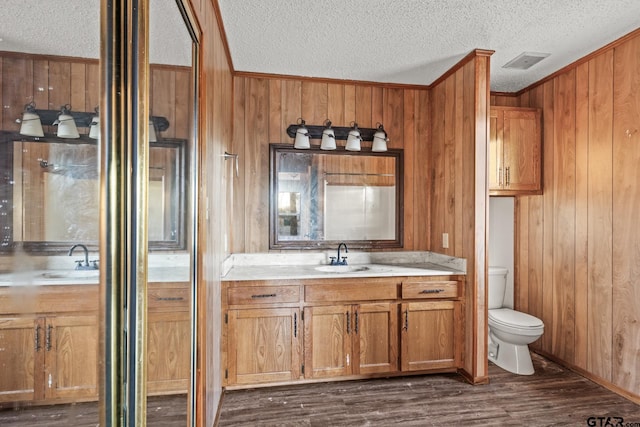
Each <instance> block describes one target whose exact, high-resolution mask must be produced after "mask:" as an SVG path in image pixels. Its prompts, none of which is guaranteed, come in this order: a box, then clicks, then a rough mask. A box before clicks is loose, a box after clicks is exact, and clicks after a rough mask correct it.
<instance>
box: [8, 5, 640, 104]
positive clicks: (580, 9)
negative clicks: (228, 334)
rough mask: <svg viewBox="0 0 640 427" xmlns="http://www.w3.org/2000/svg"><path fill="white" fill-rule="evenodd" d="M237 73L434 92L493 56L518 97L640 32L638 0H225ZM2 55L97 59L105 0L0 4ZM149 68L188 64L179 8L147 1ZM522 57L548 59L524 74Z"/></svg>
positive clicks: (502, 85) (504, 86) (494, 84)
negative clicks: (481, 53) (478, 54)
mask: <svg viewBox="0 0 640 427" xmlns="http://www.w3.org/2000/svg"><path fill="white" fill-rule="evenodd" d="M218 3H219V5H220V10H221V12H222V19H223V22H224V27H225V31H226V37H227V40H228V43H229V49H230V51H231V58H232V61H233V66H234V69H235V70H237V71H248V72H257V73H272V74H286V75H292V76H310V77H322V78H333V79H347V80H363V81H373V82H383V83H406V84H417V85H428V84H431V83H432V82H433V81H434V80H436V79H437V78H438V77H440V76H441V75H442V74H443V73H444V72H446V71H447V70H448V69H449V68H451V67H452V66H453V65H454V64H456V63H457V62H458V61H459V60H460V59H462V58H463V57H464V56H465V55H467V54H468V53H469V52H471V51H472V50H474V49H488V50H495V53H494V54H493V55H492V57H491V89H492V90H494V91H500V92H515V91H518V90H520V89H522V88H524V87H526V86H528V85H530V84H532V83H535V82H536V81H538V80H540V79H542V78H544V77H546V76H548V75H549V74H551V73H553V72H555V71H557V70H559V69H561V68H562V67H564V66H565V65H567V64H569V63H571V62H573V61H575V60H577V59H580V58H582V57H583V56H585V55H587V54H589V53H591V52H593V51H594V50H596V49H598V48H600V47H602V46H604V45H606V44H607V43H609V42H611V41H614V40H616V39H617V38H619V37H621V36H623V35H625V34H627V33H629V32H631V31H633V30H635V29H636V28H639V27H640V0H431V1H429V0H218ZM1 4H2V8H1V9H0V39H2V41H0V51H2V50H6V51H17V52H27V53H42V54H49V55H64V56H76V57H84V58H97V57H98V55H99V39H100V37H99V20H98V18H99V9H100V6H99V5H100V0H1ZM150 10H151V19H150V31H151V40H150V57H151V62H152V63H162V64H173V65H190V63H191V50H190V40H189V37H188V34H187V32H186V30H185V29H184V26H183V24H182V22H181V17H180V15H179V12H178V10H177V8H176V6H175V1H174V0H151V3H150ZM522 52H543V53H550V54H551V55H550V56H549V57H548V58H546V59H544V60H543V61H541V62H540V63H538V64H536V65H534V66H533V67H532V68H530V69H529V70H527V71H520V70H507V69H504V68H502V66H503V65H504V64H505V63H507V62H508V61H510V60H511V59H513V58H515V57H516V56H518V55H520V54H521V53H522Z"/></svg>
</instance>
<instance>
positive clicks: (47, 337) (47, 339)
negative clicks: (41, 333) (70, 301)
mask: <svg viewBox="0 0 640 427" xmlns="http://www.w3.org/2000/svg"><path fill="white" fill-rule="evenodd" d="M51 329H53V326H51V325H47V330H46V332H47V333H46V334H45V338H44V340H45V343H44V345H45V348H46V349H47V351H51Z"/></svg>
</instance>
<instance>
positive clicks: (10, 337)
mask: <svg viewBox="0 0 640 427" xmlns="http://www.w3.org/2000/svg"><path fill="white" fill-rule="evenodd" d="M43 329H44V319H42V318H40V319H38V318H33V317H0V373H1V374H0V402H14V401H23V400H33V399H35V398H36V396H38V395H40V394H41V393H42V390H37V384H42V381H41V379H40V381H38V379H37V378H36V375H37V374H36V372H35V369H34V368H35V366H42V360H43V359H42V355H43V349H42V343H41V341H40V340H41V339H42V337H43ZM36 331H37V332H36ZM36 333H37V334H39V337H38V338H36ZM36 340H38V341H37V342H36ZM36 347H37V349H36ZM40 376H41V375H40Z"/></svg>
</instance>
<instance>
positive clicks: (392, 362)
mask: <svg viewBox="0 0 640 427" xmlns="http://www.w3.org/2000/svg"><path fill="white" fill-rule="evenodd" d="M353 330H354V332H355V335H354V336H353V338H354V339H353V359H354V361H353V363H354V365H355V366H357V367H358V372H357V373H360V374H373V373H386V372H395V371H397V370H398V304H396V303H378V304H375V303H374V304H361V305H359V306H355V307H354V308H353ZM354 373H356V372H354Z"/></svg>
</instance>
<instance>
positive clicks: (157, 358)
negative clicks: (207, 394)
mask: <svg viewBox="0 0 640 427" xmlns="http://www.w3.org/2000/svg"><path fill="white" fill-rule="evenodd" d="M190 349H191V324H190V321H189V312H185V311H176V312H166V313H164V312H160V313H156V312H150V313H149V317H148V326H147V393H148V394H167V393H186V392H187V390H188V389H189V372H190V369H191V368H190V366H191V355H190Z"/></svg>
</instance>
